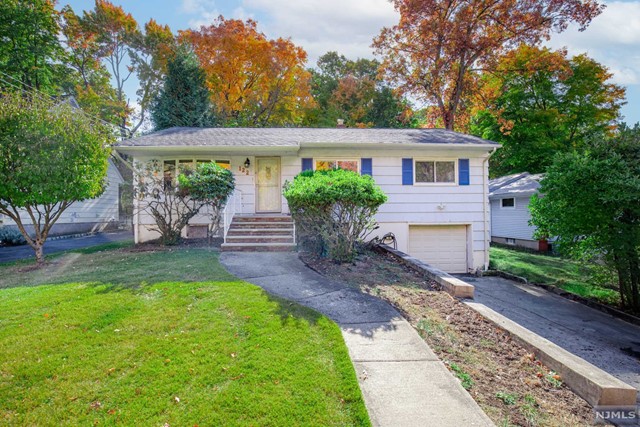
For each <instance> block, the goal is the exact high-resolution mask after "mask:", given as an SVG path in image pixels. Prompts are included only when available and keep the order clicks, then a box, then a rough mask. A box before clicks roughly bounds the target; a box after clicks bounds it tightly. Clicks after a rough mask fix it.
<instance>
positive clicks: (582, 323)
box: [461, 276, 640, 396]
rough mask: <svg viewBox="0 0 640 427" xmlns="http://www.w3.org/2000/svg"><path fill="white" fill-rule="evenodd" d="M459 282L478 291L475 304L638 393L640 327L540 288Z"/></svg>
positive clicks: (496, 280) (496, 281) (499, 281)
mask: <svg viewBox="0 0 640 427" xmlns="http://www.w3.org/2000/svg"><path fill="white" fill-rule="evenodd" d="M461 278H462V279H463V280H465V281H467V282H469V283H471V284H472V285H474V286H475V287H476V289H475V301H476V302H479V303H482V304H484V305H486V306H488V307H490V308H492V309H493V310H495V311H497V312H498V313H500V314H502V315H503V316H506V317H508V318H509V319H511V320H513V321H515V322H517V323H519V324H520V325H522V326H524V327H525V328H527V329H529V330H531V331H533V332H535V333H537V334H538V335H541V336H543V337H544V338H547V339H548V340H550V341H552V342H554V343H555V344H557V345H559V346H560V347H562V348H564V349H565V350H567V351H570V352H571V353H573V354H575V355H577V356H580V357H582V358H583V359H584V360H586V361H588V362H590V363H592V364H594V365H595V366H597V367H599V368H601V369H603V370H604V371H606V372H609V373H610V374H612V375H613V376H615V377H617V378H619V379H620V380H622V381H624V382H625V383H627V384H629V385H630V386H632V387H635V388H636V389H640V327H639V326H636V325H633V324H631V323H627V322H625V321H622V320H619V319H617V318H615V317H612V316H610V315H608V314H605V313H602V312H600V311H597V310H594V309H592V308H590V307H587V306H585V305H583V304H580V303H578V302H575V301H571V300H568V299H566V298H563V297H561V296H559V295H555V294H553V293H551V292H547V291H545V290H544V289H541V288H538V287H536V286H531V285H524V284H521V283H517V282H513V281H511V280H506V279H503V278H500V277H482V278H476V277H469V276H461ZM639 396H640V395H639Z"/></svg>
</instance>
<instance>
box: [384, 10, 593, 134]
mask: <svg viewBox="0 0 640 427" xmlns="http://www.w3.org/2000/svg"><path fill="white" fill-rule="evenodd" d="M392 1H393V4H394V6H395V9H396V10H397V11H398V12H399V13H400V22H399V23H398V24H397V25H395V26H393V27H387V28H383V29H382V31H381V33H380V35H379V36H378V37H377V38H376V39H375V40H374V43H373V46H374V48H375V50H376V53H378V54H380V55H382V57H383V58H384V59H383V63H382V65H383V68H384V70H385V72H386V76H387V77H388V78H389V79H390V80H391V81H392V82H394V83H395V84H397V85H398V87H399V88H400V89H401V90H403V91H404V92H405V93H409V94H412V95H413V96H415V97H417V98H419V99H421V100H423V101H425V102H427V103H429V104H431V105H434V106H435V107H436V108H437V111H438V113H439V118H440V124H441V125H442V126H443V127H445V128H446V129H456V128H458V129H459V128H461V126H460V124H459V123H458V115H460V114H461V113H463V112H464V109H465V108H466V107H467V103H468V98H469V94H470V93H472V92H473V91H474V82H475V80H476V74H475V73H476V72H477V71H478V70H480V69H485V70H486V69H488V70H491V69H492V68H493V66H494V62H495V59H496V58H497V57H499V56H500V55H502V54H504V53H505V52H506V51H509V50H511V49H513V48H515V47H517V46H519V45H520V44H523V43H524V44H530V45H536V44H538V43H540V42H541V41H542V40H545V39H548V38H549V36H550V34H551V32H552V31H556V32H561V31H563V30H565V29H566V28H567V26H568V25H569V24H570V23H577V24H578V25H579V26H580V29H581V30H584V29H585V28H586V26H587V25H588V24H589V23H590V21H591V20H592V19H593V18H594V17H595V16H597V15H598V14H599V13H600V12H601V11H602V9H603V6H601V5H599V4H598V3H597V2H596V1H595V0H540V1H521V0H392Z"/></svg>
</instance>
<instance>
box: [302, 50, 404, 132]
mask: <svg viewBox="0 0 640 427" xmlns="http://www.w3.org/2000/svg"><path fill="white" fill-rule="evenodd" d="M379 67H380V64H379V63H378V61H376V60H370V59H362V58H361V59H357V60H355V61H352V60H349V59H347V58H346V57H344V56H343V55H339V54H338V53H337V52H327V53H326V54H324V55H323V56H321V57H320V58H319V59H318V62H317V69H311V70H309V71H310V72H311V75H312V80H311V92H312V94H313V97H314V99H315V101H316V104H317V105H316V106H315V107H313V108H311V109H310V110H309V111H308V113H307V119H306V121H307V123H306V124H308V125H311V126H320V127H334V126H335V125H336V121H337V120H338V119H343V120H344V121H345V125H347V126H350V127H358V126H359V127H391V128H396V127H406V126H407V125H408V123H407V122H406V121H405V120H404V119H405V113H406V111H407V110H409V106H408V103H407V102H406V101H405V100H403V99H402V98H401V97H399V96H398V95H396V94H395V93H394V92H393V91H392V90H391V88H389V87H388V86H386V85H385V84H384V82H383V81H382V80H380V78H379V77H378V68H379Z"/></svg>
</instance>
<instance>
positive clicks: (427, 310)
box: [302, 251, 593, 426]
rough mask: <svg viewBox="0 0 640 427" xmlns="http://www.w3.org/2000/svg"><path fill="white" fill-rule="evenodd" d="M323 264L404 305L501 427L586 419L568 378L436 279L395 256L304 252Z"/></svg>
mask: <svg viewBox="0 0 640 427" xmlns="http://www.w3.org/2000/svg"><path fill="white" fill-rule="evenodd" d="M302 258H303V260H304V261H305V262H307V263H308V264H309V265H310V266H312V267H313V268H314V269H315V270H316V271H318V272H320V273H321V274H324V275H326V276H328V277H330V278H333V279H335V280H340V281H342V282H346V283H349V284H350V285H352V286H354V287H357V288H359V289H361V290H363V291H365V292H368V293H370V294H372V295H375V296H378V297H380V298H383V299H385V300H387V301H388V302H390V303H391V304H393V305H394V306H395V307H396V308H398V309H399V310H400V311H401V312H402V314H403V316H404V317H405V318H406V319H407V320H408V321H409V322H410V323H411V324H412V325H413V327H414V328H415V329H416V330H417V331H418V333H419V334H420V335H421V336H422V337H423V338H424V340H425V341H426V342H427V343H428V344H429V346H430V347H431V349H432V350H433V351H434V352H435V353H436V355H437V356H438V357H439V358H440V360H442V361H443V362H444V363H445V364H446V365H447V367H448V368H449V369H450V370H451V372H452V375H454V376H455V377H457V378H458V379H459V380H460V383H461V384H462V386H463V387H464V388H465V389H467V391H468V392H469V394H471V396H472V397H473V398H474V399H475V400H476V402H478V404H479V405H480V407H481V408H482V409H483V410H484V411H485V413H486V414H487V415H488V416H489V417H490V418H491V420H492V421H493V422H494V423H496V425H499V426H513V425H517V426H585V425H590V424H591V423H592V420H593V413H592V411H591V408H590V407H589V405H588V404H587V402H585V401H584V400H582V399H581V398H580V397H578V396H577V395H575V394H574V393H573V392H572V391H571V390H570V389H569V388H567V387H566V386H565V385H564V384H563V383H562V378H560V377H558V376H556V375H555V372H552V371H551V370H550V369H549V368H547V367H545V366H544V365H543V364H541V363H540V362H539V361H538V360H536V359H535V357H534V356H533V355H532V354H530V353H529V352H528V351H527V350H525V349H524V348H522V347H521V346H519V345H518V344H517V343H515V342H513V341H512V340H511V338H510V337H509V335H508V334H507V333H505V332H504V331H503V330H501V329H499V328H496V327H495V326H494V325H493V324H491V323H489V322H487V321H486V320H484V318H482V317H481V316H480V315H478V314H476V312H474V311H472V310H471V309H470V308H469V307H467V306H466V305H465V304H463V303H461V302H459V301H457V300H455V299H453V298H452V297H450V296H449V294H447V293H445V292H443V291H440V290H439V289H438V286H437V284H436V283H435V282H432V281H430V280H428V279H425V278H424V277H422V276H420V275H418V274H416V273H415V272H414V271H413V270H410V269H408V268H407V267H405V266H403V265H401V264H399V263H397V262H396V261H395V259H393V258H391V257H390V256H389V255H385V254H379V253H375V252H370V251H368V252H364V253H361V254H360V255H359V256H358V257H356V259H355V260H354V262H353V263H347V264H341V265H338V264H335V263H332V262H330V261H328V260H326V259H324V258H320V257H315V256H313V255H311V254H303V255H302Z"/></svg>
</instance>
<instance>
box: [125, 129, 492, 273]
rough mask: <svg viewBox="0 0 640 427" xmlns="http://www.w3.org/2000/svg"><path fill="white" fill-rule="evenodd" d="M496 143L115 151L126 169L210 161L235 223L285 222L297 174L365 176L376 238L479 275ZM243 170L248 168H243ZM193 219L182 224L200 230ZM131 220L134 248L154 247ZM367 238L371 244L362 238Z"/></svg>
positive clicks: (276, 133)
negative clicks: (239, 219)
mask: <svg viewBox="0 0 640 427" xmlns="http://www.w3.org/2000/svg"><path fill="white" fill-rule="evenodd" d="M497 147H498V145H497V144H496V143H493V142H491V141H486V140H483V139H480V138H476V137H473V136H469V135H464V134H459V133H455V132H450V131H446V130H442V129H304V128H302V129H301V128H278V129H246V128H240V129H238V128H235V129H232V128H208V129H191V128H172V129H166V130H163V131H159V132H155V133H152V134H149V135H146V136H142V137H140V138H136V139H131V140H126V141H122V142H120V143H119V144H118V145H117V146H116V147H115V149H116V150H117V151H119V152H121V153H123V154H127V155H130V156H132V157H133V159H134V162H148V161H151V160H157V161H160V162H162V164H168V165H169V166H168V167H172V166H171V165H174V164H175V165H176V167H178V168H179V167H180V166H179V165H180V162H181V161H182V162H183V163H189V162H197V161H205V160H208V161H216V162H218V163H220V164H223V165H228V166H229V168H230V169H231V170H232V171H233V172H234V175H235V178H236V190H237V193H236V194H240V195H241V196H240V197H241V207H240V208H239V210H241V212H240V213H242V214H261V213H281V214H288V213H289V209H288V206H287V201H286V199H284V197H282V186H283V185H284V183H285V182H286V181H291V180H293V178H294V177H295V176H296V175H297V174H298V173H300V172H301V171H302V170H305V169H310V168H314V169H316V168H326V167H332V166H340V167H343V168H347V169H353V170H356V171H357V172H359V173H363V174H365V173H366V174H370V175H372V177H373V178H374V180H375V181H376V183H377V184H378V185H380V187H381V188H382V190H383V191H384V192H385V193H386V194H387V196H388V202H387V203H385V204H384V205H383V206H382V207H381V208H380V210H379V213H378V215H377V217H376V220H377V222H378V223H379V225H380V228H379V229H378V230H377V231H376V233H377V234H379V235H383V234H385V233H387V232H392V233H394V234H395V236H396V239H397V242H398V249H399V250H401V251H404V252H408V253H410V254H412V255H414V256H416V257H418V258H420V259H422V260H424V261H425V262H427V263H430V264H433V265H435V266H437V267H440V268H442V269H444V270H445V271H449V272H455V273H460V272H468V271H473V270H476V269H485V268H487V266H488V261H489V260H488V256H489V252H488V248H489V206H488V182H489V180H488V162H487V160H488V157H489V155H490V154H491V153H492V152H493V151H494V150H495V149H496V148H497ZM246 165H249V166H248V167H247V166H246ZM206 222H207V217H206V215H202V216H201V217H196V218H194V219H193V220H192V221H191V224H199V223H202V224H206ZM151 223H152V222H151V219H150V218H149V217H148V216H146V215H143V214H139V215H136V216H135V217H134V231H135V238H136V241H137V242H144V241H148V240H151V239H154V238H157V237H158V235H157V233H155V232H153V231H150V230H149V224H151ZM371 237H373V236H371Z"/></svg>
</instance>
